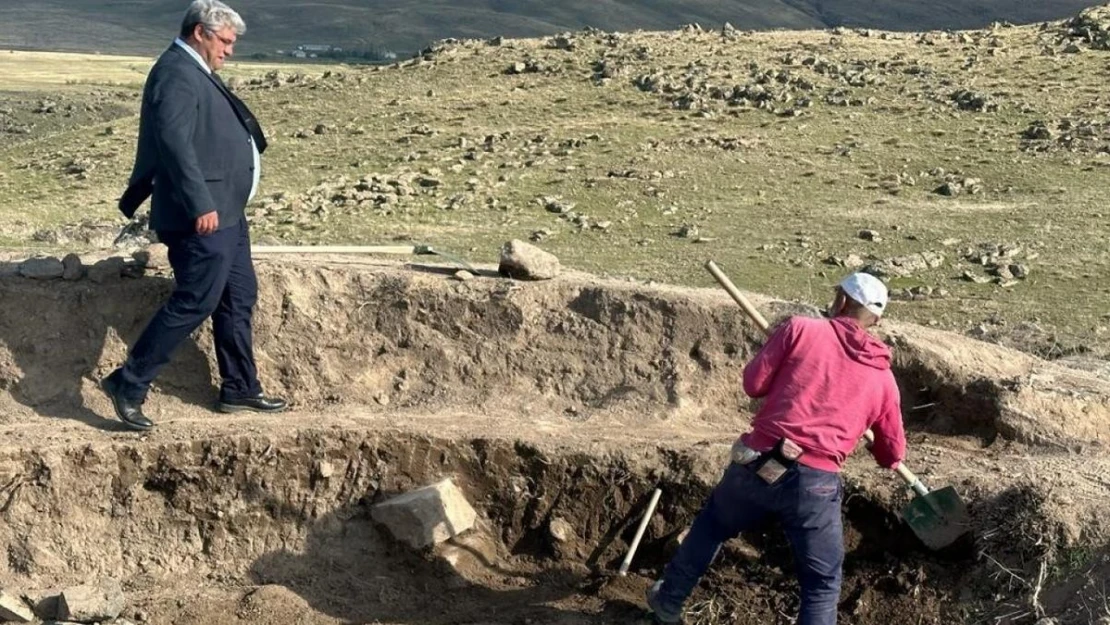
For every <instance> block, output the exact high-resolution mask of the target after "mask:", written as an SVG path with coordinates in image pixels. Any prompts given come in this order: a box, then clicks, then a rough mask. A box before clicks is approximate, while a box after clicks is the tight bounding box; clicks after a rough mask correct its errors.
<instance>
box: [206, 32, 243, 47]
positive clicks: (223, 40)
mask: <svg viewBox="0 0 1110 625" xmlns="http://www.w3.org/2000/svg"><path fill="white" fill-rule="evenodd" d="M208 34H209V35H211V36H213V37H215V38H216V39H219V40H220V43H222V44H224V45H225V46H227V47H228V48H230V47H231V46H233V45H235V41H236V40H235V39H230V38H228V37H221V36H219V35H218V34H217V33H214V32H212V31H208Z"/></svg>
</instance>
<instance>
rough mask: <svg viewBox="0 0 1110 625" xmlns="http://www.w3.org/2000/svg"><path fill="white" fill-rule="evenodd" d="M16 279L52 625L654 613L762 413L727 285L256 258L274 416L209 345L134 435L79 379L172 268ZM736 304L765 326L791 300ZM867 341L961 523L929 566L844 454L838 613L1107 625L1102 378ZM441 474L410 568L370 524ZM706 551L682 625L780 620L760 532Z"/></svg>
mask: <svg viewBox="0 0 1110 625" xmlns="http://www.w3.org/2000/svg"><path fill="white" fill-rule="evenodd" d="M20 260H21V259H20ZM82 260H83V261H84V262H83V263H82V264H83V265H84V266H89V265H92V262H91V260H92V259H82ZM18 266H19V265H18V262H17V261H16V260H14V259H9V261H7V263H6V265H5V267H4V268H3V269H2V270H0V275H2V276H3V277H0V301H3V302H4V305H3V306H2V307H0V428H2V430H3V434H4V441H5V442H4V443H3V446H2V447H0V511H2V513H3V515H4V521H5V522H4V523H3V525H2V526H0V545H3V546H4V547H5V548H6V553H7V554H8V557H7V558H6V559H5V560H4V561H3V563H2V564H0V587H2V588H3V589H4V591H5V593H6V595H8V596H11V597H15V598H17V599H18V600H21V601H23V602H24V603H25V604H26V605H28V606H31V607H33V608H37V609H39V610H40V613H39V618H54V615H47V614H44V613H42V611H43V610H47V609H48V608H49V606H48V604H49V603H50V602H49V601H40V599H43V598H48V597H51V596H57V595H58V593H59V592H60V590H61V589H65V588H71V587H74V586H79V585H94V586H95V585H97V584H101V585H103V584H108V585H111V583H112V581H111V580H118V581H119V582H120V584H121V586H122V590H123V593H124V596H125V598H126V605H125V607H124V608H123V611H122V613H121V615H120V617H119V618H120V620H118V621H117V622H119V623H124V622H131V623H136V622H139V623H142V622H149V623H174V624H177V625H190V624H197V625H199V624H202V623H204V624H208V623H217V622H219V623H227V622H242V623H258V624H265V625H276V624H278V623H282V624H284V623H310V624H317V623H319V624H335V623H350V622H356V623H371V622H373V623H383V624H390V625H394V624H396V625H400V624H407V623H442V624H447V623H532V624H537V625H539V624H546V623H558V624H571V623H597V624H601V623H619V622H629V623H635V622H641V621H642V620H643V618H644V614H645V613H644V611H643V607H642V602H641V597H642V593H643V590H644V588H646V587H647V586H648V585H649V583H650V582H651V580H653V579H654V578H655V576H657V575H658V573H659V570H660V567H661V566H662V565H663V564H664V563H665V561H666V558H667V555H668V553H669V551H670V550H671V549H673V545H674V542H675V540H676V538H677V536H678V535H679V534H680V533H681V532H682V530H683V529H684V528H685V527H686V526H687V525H688V524H689V523H690V521H691V520H692V518H693V515H694V514H696V512H697V510H698V507H699V506H700V504H701V501H702V499H703V498H704V497H705V495H706V494H707V492H708V490H709V489H710V488H711V486H712V485H713V484H714V483H715V481H716V479H717V477H718V476H719V474H720V471H721V470H722V468H723V467H724V464H725V462H726V458H727V455H728V447H729V445H730V443H731V442H732V440H733V439H734V438H735V436H736V435H737V434H738V433H740V432H741V431H743V428H744V427H745V425H746V423H747V420H748V419H749V417H750V415H751V410H752V408H753V406H752V405H751V403H750V402H749V400H747V399H746V398H745V397H744V396H743V394H742V392H741V390H740V377H741V372H742V368H743V365H744V364H745V362H746V361H747V360H748V359H749V358H750V357H751V356H752V354H753V353H754V350H755V349H756V348H757V347H758V345H759V340H760V335H759V333H758V331H757V330H756V329H755V328H753V327H752V326H751V325H750V324H749V323H748V322H747V320H746V319H745V318H744V317H743V315H742V313H741V312H740V311H739V310H738V309H737V308H736V307H735V305H734V304H732V303H731V301H730V300H729V299H728V298H727V296H726V295H725V294H724V293H723V292H718V291H715V290H695V289H684V288H677V287H669V286H658V285H645V284H641V283H634V282H627V281H615V280H605V279H600V278H596V277H593V276H589V275H585V274H578V273H567V272H564V273H563V274H561V275H560V276H559V277H557V278H555V279H553V280H547V281H536V282H518V281H514V280H511V279H508V278H505V277H501V276H499V275H498V274H497V273H496V272H495V271H493V270H492V269H482V270H479V271H478V275H476V276H475V277H472V278H470V279H468V280H465V281H461V280H458V279H456V278H455V277H454V275H453V274H454V273H455V268H449V267H440V266H435V265H416V264H410V265H398V264H386V263H383V262H377V261H370V260H351V259H350V258H325V259H323V260H321V259H318V258H317V259H312V260H311V261H309V260H306V259H304V258H303V257H298V258H284V257H280V256H274V257H267V258H266V260H262V261H259V262H258V273H259V282H260V286H261V293H260V300H259V304H258V307H257V311H256V317H255V319H256V325H255V341H256V345H255V347H256V352H257V356H258V360H259V364H260V369H261V374H262V376H263V384H264V386H265V388H266V389H267V390H268V391H271V392H275V393H280V394H284V395H285V396H287V397H289V398H290V400H291V402H292V410H291V411H290V412H288V413H285V414H281V415H267V416H248V417H240V416H235V417H227V416H223V415H217V414H216V413H214V412H212V410H211V404H212V402H213V399H214V395H215V385H214V377H215V376H216V375H217V374H216V366H215V362H214V358H213V356H212V352H211V350H210V348H209V345H210V343H211V336H210V330H209V329H207V328H206V329H203V330H202V331H200V332H199V333H198V336H197V337H196V341H195V343H190V344H188V345H187V347H185V348H183V349H182V350H181V352H180V353H179V354H177V356H176V359H175V361H174V363H173V364H172V365H171V366H170V367H169V368H168V369H167V371H166V373H165V375H164V376H163V377H162V378H161V380H160V383H159V386H158V387H157V389H156V392H155V393H153V394H152V396H151V399H150V400H149V401H148V404H147V409H148V414H150V415H151V417H152V418H153V419H154V420H155V421H156V423H157V424H158V426H157V428H156V429H155V430H154V431H153V432H151V433H149V434H143V435H138V434H134V433H130V432H126V431H124V430H123V429H122V428H121V427H120V425H119V423H118V422H116V421H115V420H113V419H110V418H108V417H109V416H110V415H111V408H110V405H109V403H108V400H107V399H106V398H105V397H104V396H103V395H102V394H101V393H100V392H99V391H98V390H97V387H96V380H98V379H99V378H100V377H101V376H103V375H105V374H106V373H107V372H109V371H110V370H111V369H112V368H113V367H114V366H115V365H117V364H118V363H119V362H121V360H122V359H123V357H124V355H125V351H126V346H127V344H128V343H129V342H130V341H133V340H134V339H135V337H136V336H137V335H138V333H139V332H140V331H141V330H142V327H143V324H144V323H145V322H146V320H147V319H148V318H149V316H150V314H151V313H152V312H153V310H154V309H155V308H156V307H157V306H158V305H159V303H160V302H161V300H162V299H163V298H164V297H165V296H166V295H167V294H168V292H169V290H170V289H171V280H170V278H169V277H167V276H165V275H161V274H159V273H158V271H157V269H156V268H151V267H145V268H144V267H134V266H131V265H130V264H126V263H125V264H122V265H121V264H119V263H116V264H115V265H114V266H116V267H117V268H118V269H119V271H113V273H112V275H111V276H107V277H105V275H101V278H103V279H100V280H97V281H94V280H91V279H89V278H88V277H87V276H86V277H81V276H79V275H77V276H76V277H74V276H75V274H73V272H70V273H71V278H73V279H66V278H64V277H62V276H61V275H59V276H57V277H55V278H49V277H48V278H43V277H41V276H39V277H26V276H25V275H21V274H20V272H19V271H18ZM70 266H71V267H72V266H74V261H73V260H72V259H71V261H70ZM102 267H103V265H102ZM13 268H15V270H14V271H13V270H12V269H13ZM725 269H726V270H727V267H726V268H725ZM101 274H103V271H102V272H101ZM51 275H52V273H51ZM752 299H753V301H754V302H755V303H756V305H757V306H758V307H759V308H761V309H762V310H763V311H764V313H765V314H767V315H768V316H769V317H776V316H781V315H784V314H787V313H790V312H794V311H799V310H802V311H804V310H805V309H804V307H799V306H798V305H796V304H789V303H784V302H777V301H772V300H770V299H768V298H765V297H759V296H755V295H753V296H752ZM896 316H897V315H896V314H894V315H893V317H896ZM882 333H883V335H884V339H885V340H886V341H887V342H888V343H890V344H891V345H892V347H893V348H894V351H895V354H896V357H897V358H896V363H895V367H896V375H897V377H898V379H899V382H900V385H901V386H902V393H903V407H904V418H905V422H906V425H907V429H908V430H909V439H910V444H911V448H910V456H909V464H910V465H911V466H912V467H913V468H914V469H916V470H917V471H918V472H919V473H920V474H921V475H922V477H923V479H924V480H925V481H926V482H927V483H929V484H930V485H932V486H935V487H940V486H944V485H952V486H954V487H956V488H957V489H958V490H959V491H960V494H961V495H962V496H963V497H964V499H966V500H967V501H968V503H969V507H970V512H971V515H972V518H973V525H974V528H973V529H974V532H973V537H972V538H970V539H968V540H967V541H965V542H964V543H962V544H959V545H957V546H955V547H953V548H951V549H949V550H947V551H945V552H940V553H934V552H931V551H929V550H927V549H926V548H925V547H924V546H923V545H922V544H921V543H920V542H918V540H917V538H916V537H915V536H914V535H913V533H912V532H910V531H909V530H908V529H907V528H906V526H905V525H904V524H903V523H902V522H901V520H900V519H899V518H898V511H899V510H900V509H901V508H902V506H903V505H904V504H905V503H906V502H907V501H908V495H907V493H906V492H905V489H904V488H902V487H901V486H900V485H899V483H898V481H897V479H896V478H895V477H894V476H893V475H891V474H889V473H887V472H884V471H881V470H879V469H878V468H877V467H875V466H874V463H873V462H870V461H869V459H868V458H867V457H866V453H865V452H864V451H862V450H860V451H858V452H857V454H856V455H855V457H854V458H853V460H852V461H850V462H849V464H848V466H847V467H846V470H845V480H846V485H847V492H848V496H847V497H846V504H845V518H846V540H847V546H848V556H847V562H846V565H845V573H846V580H845V587H844V592H843V594H842V601H841V604H840V611H841V619H842V622H845V623H853V624H861V625H872V624H880V623H881V624H883V625H887V624H889V623H996V624H998V625H1005V624H1015V625H1016V624H1025V623H1038V622H1040V623H1042V624H1044V623H1057V624H1059V625H1069V624H1079V623H1099V622H1100V619H1105V618H1107V617H1110V614H1108V610H1107V607H1106V606H1107V603H1106V602H1107V599H1106V596H1105V588H1104V584H1103V580H1105V579H1106V577H1107V575H1108V574H1110V532H1108V530H1110V523H1108V522H1107V521H1106V519H1107V518H1110V515H1108V514H1107V513H1108V512H1110V503H1108V498H1107V495H1108V494H1110V478H1107V475H1110V452H1108V451H1107V447H1106V445H1107V444H1108V443H1110V377H1108V376H1107V374H1106V372H1105V371H1103V370H1100V368H1099V367H1098V366H1095V365H1096V364H1097V363H1082V362H1071V363H1068V362H1061V361H1055V362H1048V361H1043V360H1040V359H1037V358H1035V357H1033V356H1030V355H1027V354H1024V353H1021V352H1017V351H1013V350H1010V349H1007V348H1004V347H1000V346H997V345H989V344H986V343H981V342H978V341H975V340H972V339H968V338H965V337H962V336H958V335H955V334H949V333H945V332H941V331H937V330H932V329H928V328H923V327H918V326H912V325H908V324H899V323H897V322H896V321H890V322H884V324H883V328H882ZM447 478H450V479H451V480H452V483H453V485H454V486H457V487H458V490H459V491H460V492H461V493H462V495H463V496H465V499H466V501H467V502H469V504H470V505H471V506H472V507H473V509H474V511H475V512H476V519H475V521H474V527H473V528H472V529H470V530H468V531H466V532H464V533H461V534H460V535H458V536H456V537H455V538H452V539H451V540H448V541H447V542H443V543H440V544H439V545H437V546H435V547H434V548H428V549H425V550H415V549H413V548H412V547H410V546H409V545H408V544H406V543H403V542H399V541H397V540H395V539H394V538H393V537H392V536H391V535H390V533H389V532H387V531H385V530H384V529H383V528H382V527H381V526H380V525H379V524H378V523H377V522H375V519H374V515H373V514H372V508H373V506H374V505H375V504H378V503H381V502H383V501H386V500H388V499H390V498H392V497H393V496H395V495H398V494H401V493H407V492H411V491H413V490H415V489H418V488H421V487H424V486H428V485H431V484H436V483H439V482H440V481H441V480H443V479H447ZM657 487H658V488H661V489H662V491H663V496H662V499H661V502H660V505H659V508H658V509H657V511H656V513H655V515H654V516H653V517H652V520H651V522H650V524H649V525H648V529H647V533H646V534H645V537H644V541H643V543H642V544H641V545H640V548H639V550H638V551H637V555H636V559H635V560H634V562H633V566H632V572H631V574H630V575H629V576H628V577H624V578H622V577H617V576H616V575H615V574H614V573H615V571H616V569H617V566H618V564H619V563H620V560H621V558H622V557H623V556H624V554H625V552H626V550H627V547H628V544H629V543H630V542H631V540H632V536H633V533H634V532H635V529H636V525H637V523H638V521H639V518H640V516H641V515H642V513H643V510H644V508H645V506H646V504H647V501H648V499H649V497H650V495H651V493H652V491H653V490H654V489H655V488H657ZM720 560H721V561H720V562H719V563H718V566H716V567H715V572H714V573H713V574H712V575H711V576H710V577H709V578H708V579H707V580H706V581H705V582H704V583H703V584H702V587H701V588H700V589H699V590H698V591H697V593H696V595H695V597H694V601H693V604H692V606H691V608H692V611H691V613H690V614H689V616H688V622H694V623H718V622H719V623H741V624H753V625H754V624H756V623H759V624H766V623H783V624H785V623H791V622H792V616H791V615H792V614H793V613H795V611H796V608H797V589H796V586H795V585H794V582H793V581H792V580H791V579H790V577H791V576H790V575H789V571H790V567H791V558H790V553H789V549H788V547H787V546H786V543H785V541H784V539H783V538H782V537H781V536H780V535H779V534H778V532H776V531H768V532H766V533H761V534H755V535H751V536H746V537H744V538H743V539H738V540H736V541H733V542H731V543H729V544H728V545H727V547H726V549H725V550H724V551H723V552H722V554H721V556H720Z"/></svg>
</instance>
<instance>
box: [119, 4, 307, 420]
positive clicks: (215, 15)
mask: <svg viewBox="0 0 1110 625" xmlns="http://www.w3.org/2000/svg"><path fill="white" fill-rule="evenodd" d="M244 31H245V26H244V24H243V20H242V18H240V17H239V15H238V14H237V13H236V12H235V11H233V10H232V9H231V8H230V7H228V6H227V5H226V4H224V3H222V2H219V1H218V0H195V1H194V2H193V3H192V4H191V5H189V8H188V10H187V11H186V13H185V19H184V20H183V21H182V25H181V33H180V36H179V37H178V38H177V39H176V40H175V41H174V43H173V45H171V46H170V47H169V49H168V50H166V51H165V52H164V53H163V54H162V56H161V57H160V58H159V59H158V62H157V63H155V64H154V67H153V68H152V69H151V71H150V75H149V76H148V77H147V81H146V86H145V88H144V90H143V101H142V110H141V115H140V121H139V142H138V150H137V155H136V158H135V168H134V171H133V172H132V174H131V180H130V184H129V185H128V188H127V190H126V191H125V192H124V194H123V197H122V198H121V199H120V203H119V207H120V210H121V211H123V213H124V215H126V216H127V217H129V218H130V217H132V216H133V215H134V214H135V211H136V210H137V209H138V207H139V205H140V204H142V203H143V201H145V200H146V198H147V197H151V196H153V197H152V199H151V208H150V227H151V229H152V230H154V231H155V232H157V233H158V237H159V239H160V240H161V241H162V242H163V243H165V244H166V246H167V248H168V249H169V261H170V266H171V267H173V273H174V279H175V281H176V288H175V290H174V292H173V294H172V295H171V296H170V298H169V300H168V301H167V302H166V303H165V304H164V305H163V306H162V308H161V309H160V310H159V311H158V312H157V313H156V314H155V315H154V318H153V319H151V321H150V323H149V325H148V326H147V328H146V329H145V330H144V331H143V334H142V336H140V337H139V340H138V341H137V342H136V343H135V345H134V346H133V347H132V348H131V352H130V354H129V355H128V358H127V362H126V363H124V365H123V366H122V367H120V368H119V369H116V370H115V371H113V372H112V373H111V374H110V375H108V376H107V377H105V378H104V380H102V382H101V386H102V388H103V389H104V391H105V392H106V393H107V394H108V395H109V396H110V397H111V398H112V403H113V404H114V406H115V411H116V416H118V417H119V418H120V420H122V421H123V422H124V423H125V424H127V425H128V426H129V427H131V428H133V429H136V430H148V429H150V428H151V427H153V426H154V423H153V422H152V421H151V420H150V419H149V418H147V417H146V416H145V415H144V414H143V412H142V405H143V401H144V400H145V398H146V394H147V390H148V389H149V387H150V384H151V382H152V381H153V380H154V378H155V376H157V374H158V371H159V370H160V369H161V368H162V367H163V366H165V365H166V363H168V362H169V360H170V356H171V355H172V353H173V352H174V350H175V349H176V348H177V346H178V345H180V344H181V342H182V341H184V340H186V339H187V338H188V337H189V335H190V334H192V332H193V331H194V330H196V329H197V328H198V327H200V325H201V324H202V323H203V322H204V320H205V319H207V318H208V317H211V318H212V329H213V332H214V334H215V343H216V359H217V361H218V362H219V368H220V376H221V377H222V378H223V383H222V385H221V387H220V397H219V402H218V403H217V409H218V410H220V411H221V412H235V411H239V410H253V411H261V412H276V411H279V410H282V409H284V408H285V401H284V400H282V399H279V398H274V397H267V396H265V395H264V394H263V393H262V387H261V385H260V384H259V382H258V372H257V370H256V368H255V363H254V353H253V347H252V339H251V316H252V312H253V308H254V304H255V302H256V301H257V298H258V283H257V280H256V279H255V273H254V266H253V264H252V262H251V249H250V236H249V233H248V230H247V220H246V217H245V214H244V209H245V207H246V204H247V202H248V201H250V199H251V198H252V197H253V196H254V194H255V192H256V191H257V189H258V180H259V169H260V155H261V153H262V152H263V151H265V149H266V139H265V136H264V135H263V134H262V129H261V128H260V127H259V125H258V122H257V121H256V120H255V118H254V116H253V115H251V113H250V111H249V110H248V109H247V107H246V105H244V104H243V103H242V101H240V100H239V99H238V98H237V97H235V95H234V94H232V93H231V92H230V91H228V90H227V88H226V87H225V86H224V84H223V82H222V81H221V80H220V78H219V77H218V76H217V75H216V74H215V72H216V71H218V70H219V69H221V68H222V67H223V64H224V60H225V59H226V58H227V57H229V56H231V55H232V53H233V51H234V47H235V42H236V39H237V38H238V36H239V35H240V34H242V33H243V32H244Z"/></svg>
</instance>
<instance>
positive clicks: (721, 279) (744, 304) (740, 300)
mask: <svg viewBox="0 0 1110 625" xmlns="http://www.w3.org/2000/svg"><path fill="white" fill-rule="evenodd" d="M705 268H706V269H708V270H709V273H711V274H713V277H714V278H716V279H717V282H718V283H719V284H720V285H721V286H722V287H723V288H724V289H725V292H726V293H728V294H729V295H731V296H732V299H733V300H735V301H736V303H737V304H739V305H740V308H742V309H744V312H745V313H747V314H748V317H750V318H751V320H752V321H754V322H755V325H757V326H759V329H760V330H761V331H762V332H763V333H764V334H768V333H769V332H770V331H771V325H770V324H769V323H767V320H766V319H764V318H763V315H761V314H759V311H758V310H756V309H755V306H752V303H751V302H749V301H748V298H746V297H744V294H743V293H741V292H740V289H738V288H736V285H735V284H733V283H732V280H729V279H728V276H726V275H725V273H724V272H723V271H721V268H720V267H718V266H717V263H715V262H713V261H709V262H707V263H705Z"/></svg>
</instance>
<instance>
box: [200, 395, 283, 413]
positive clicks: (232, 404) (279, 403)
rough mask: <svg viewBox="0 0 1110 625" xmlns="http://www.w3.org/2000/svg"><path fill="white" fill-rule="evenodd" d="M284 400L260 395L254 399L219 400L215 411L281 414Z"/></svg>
mask: <svg viewBox="0 0 1110 625" xmlns="http://www.w3.org/2000/svg"><path fill="white" fill-rule="evenodd" d="M285 405H286V404H285V400H284V399H282V398H280V397H266V396H265V395H263V394H262V393H259V394H258V395H255V396H254V397H243V398H240V399H221V400H220V401H219V402H218V403H217V404H216V410H219V411H220V412H242V411H244V410H249V411H251V412H281V411H282V410H285Z"/></svg>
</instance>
